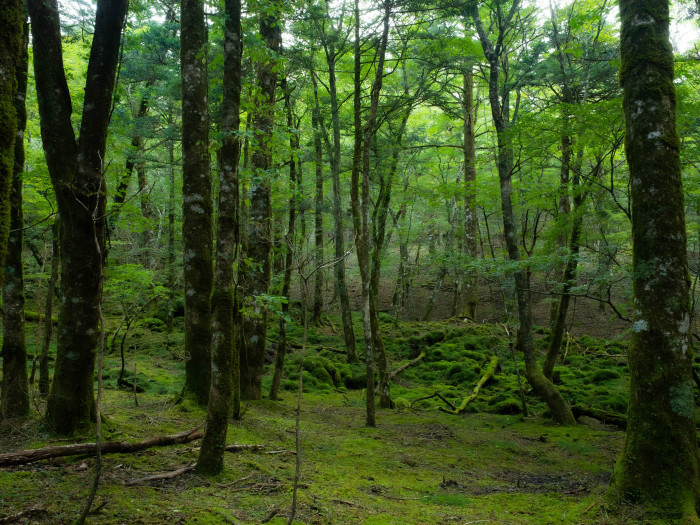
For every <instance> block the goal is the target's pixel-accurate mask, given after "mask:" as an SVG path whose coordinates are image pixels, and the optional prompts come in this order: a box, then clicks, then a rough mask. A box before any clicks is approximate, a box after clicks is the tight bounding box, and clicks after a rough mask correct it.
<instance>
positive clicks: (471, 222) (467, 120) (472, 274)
mask: <svg viewBox="0 0 700 525" xmlns="http://www.w3.org/2000/svg"><path fill="white" fill-rule="evenodd" d="M462 104H463V110H464V251H465V253H466V255H467V258H468V261H470V262H472V261H476V259H477V257H478V249H477V226H478V220H477V209H476V137H475V134H474V122H475V120H476V116H475V115H474V74H473V73H472V71H471V70H470V71H469V72H467V73H464V94H463V98H462ZM478 292H479V290H478V275H477V273H476V270H468V271H467V272H466V279H465V281H464V292H463V297H464V299H463V309H462V313H461V315H463V316H464V317H468V318H469V319H471V320H473V321H475V320H476V307H477V305H478V303H479V293H478Z"/></svg>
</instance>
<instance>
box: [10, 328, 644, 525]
mask: <svg viewBox="0 0 700 525" xmlns="http://www.w3.org/2000/svg"><path fill="white" fill-rule="evenodd" d="M358 328H359V327H358ZM383 328H384V332H385V341H386V344H387V350H388V353H389V358H390V362H391V369H392V370H393V369H396V368H398V367H399V366H400V365H401V364H403V363H406V362H407V361H409V360H411V359H413V358H415V357H416V356H418V355H419V354H420V353H421V352H425V354H426V355H425V357H424V358H423V359H422V360H421V361H420V362H419V363H417V364H415V365H413V366H411V367H409V368H407V369H406V370H404V371H403V372H401V373H400V374H398V375H397V376H396V378H395V380H394V382H393V385H392V394H393V397H394V400H395V403H396V409H392V410H381V411H378V414H377V420H378V426H377V427H376V428H365V427H364V398H363V396H364V392H363V390H362V387H363V386H364V366H361V365H348V364H346V363H345V362H344V356H343V354H342V346H341V337H339V336H338V335H336V334H334V333H333V331H332V330H331V329H330V328H326V327H324V328H322V329H319V330H318V331H312V333H311V336H310V339H309V346H308V348H307V354H306V359H305V367H304V385H305V394H304V398H303V407H302V412H301V442H302V453H301V479H300V483H301V488H300V489H299V506H298V512H297V518H298V522H299V523H399V524H400V523H417V524H433V523H514V524H515V523H543V524H544V523H576V524H578V523H622V522H627V521H630V520H632V519H635V518H640V516H636V517H635V516H630V515H625V516H620V515H619V514H617V515H608V512H609V511H608V510H607V509H606V506H605V498H604V495H605V491H606V488H607V485H608V482H609V478H610V475H611V472H612V468H613V465H614V461H615V458H616V457H617V455H618V453H619V450H620V447H621V446H622V443H623V439H624V434H623V433H622V432H621V431H620V430H618V429H616V428H614V427H610V426H606V425H603V424H601V423H599V422H597V421H595V420H591V419H586V420H585V421H583V422H582V423H581V424H579V425H577V426H576V427H568V428H567V427H560V426H558V425H555V424H554V423H553V422H552V421H551V420H550V419H548V417H547V411H546V408H545V405H543V404H542V403H541V402H539V401H538V400H537V399H535V398H534V397H533V395H532V394H531V393H529V389H528V388H527V386H526V385H525V393H526V398H527V403H528V409H529V415H528V417H522V414H521V413H520V398H519V388H518V380H517V376H516V369H515V366H516V365H515V363H514V360H513V355H512V353H511V351H510V349H509V340H508V338H507V337H506V335H505V332H504V330H503V328H502V327H500V326H497V325H494V326H483V325H481V326H477V325H467V324H464V323H460V324H444V323H432V324H425V323H424V324H415V325H413V324H401V325H399V326H394V324H393V322H392V319H390V318H388V316H385V317H384V318H383ZM161 329H162V327H159V326H154V325H153V323H150V325H147V324H146V323H141V324H140V325H139V326H137V327H136V328H134V329H132V330H133V331H132V332H131V333H130V335H129V337H128V338H127V344H126V348H127V353H126V361H127V362H126V370H127V374H126V378H127V379H128V380H130V381H131V380H132V379H133V377H134V374H135V378H136V383H137V385H139V386H141V387H143V388H144V389H145V392H144V393H136V394H135V393H134V392H130V391H125V390H119V389H117V388H116V379H117V377H118V372H119V366H120V361H119V356H118V353H115V354H110V355H108V356H107V358H106V360H105V368H104V373H103V377H104V379H105V395H104V403H103V404H104V408H103V412H104V414H105V416H106V418H107V421H106V425H105V429H104V438H105V439H107V440H132V441H137V440H141V439H144V438H147V437H150V436H153V435H156V434H170V433H175V432H180V431H183V430H187V429H191V428H194V427H197V426H199V425H201V424H202V423H203V421H204V417H205V411H204V410H203V409H202V408H199V407H197V406H195V405H194V404H192V403H191V402H190V401H189V400H185V401H184V402H181V403H177V402H176V399H177V397H178V394H179V391H180V389H181V386H182V374H183V373H184V364H183V361H182V358H183V356H182V355H180V354H179V351H180V350H179V349H180V348H181V335H175V336H167V335H166V334H164V333H163V332H162V331H161ZM358 333H359V332H358ZM289 336H290V339H291V341H292V342H293V346H294V347H295V348H294V351H293V352H292V353H290V354H289V355H288V356H287V364H286V369H285V381H284V383H283V392H282V399H281V400H280V401H274V402H273V401H269V400H262V401H257V402H246V403H244V416H243V419H242V421H238V422H234V421H232V422H231V424H230V427H229V442H230V443H242V444H262V445H265V449H264V450H263V451H262V452H249V451H248V452H239V453H227V455H226V472H225V473H224V474H223V475H221V476H220V477H218V478H216V479H204V478H200V477H197V476H196V475H195V474H193V473H191V472H190V473H187V474H183V475H181V476H178V477H176V478H174V479H170V480H161V481H154V482H146V483H138V484H136V485H127V484H126V483H127V482H129V481H132V480H135V479H138V478H141V477H144V476H146V475H148V474H151V473H158V472H166V471H171V470H175V469H177V468H180V467H183V466H185V465H188V464H190V463H192V462H194V461H195V460H196V457H197V451H196V446H197V445H198V443H197V442H194V443H190V444H186V445H179V446H172V447H157V448H152V449H149V450H146V451H143V452H139V453H134V454H109V455H106V456H105V457H104V474H103V477H102V483H101V486H100V490H99V492H98V496H97V501H96V504H95V507H96V508H97V509H98V510H97V512H96V513H95V514H93V515H92V516H91V517H90V520H89V521H90V523H109V524H121V523H125V524H132V523H144V524H157V523H262V522H263V521H264V520H265V519H266V518H269V517H270V515H271V514H273V513H274V512H273V511H275V510H276V509H277V512H276V513H274V514H275V515H274V516H273V517H272V518H271V519H270V520H269V521H268V522H269V523H286V519H287V515H288V512H289V508H290V505H291V500H292V480H293V477H294V464H295V456H294V455H293V453H292V451H293V449H294V438H295V433H294V428H295V419H294V416H295V403H296V392H295V390H296V385H297V381H296V380H297V379H298V366H299V362H300V349H299V348H298V346H300V345H299V343H300V342H301V340H300V330H298V328H295V327H293V326H292V327H290V335H289ZM270 339H271V340H272V341H274V340H275V334H274V333H271V335H270ZM546 342H547V336H546V334H544V333H540V334H539V340H538V345H540V348H541V349H544V348H545V347H546ZM625 346H626V345H625V344H624V343H621V342H607V341H598V340H593V339H590V338H582V339H579V340H575V341H569V343H568V346H567V348H566V349H563V351H565V352H566V357H565V358H564V360H563V363H562V364H561V366H559V367H558V368H557V369H556V372H555V379H556V382H557V383H558V384H559V387H560V388H561V390H562V392H563V393H564V395H565V397H566V398H567V399H568V400H569V401H570V402H572V403H576V404H580V405H584V406H590V407H594V408H601V409H605V410H609V411H615V412H623V413H624V411H625V407H626V391H627V370H626V360H625V358H624V350H625ZM494 353H495V354H496V355H498V357H499V361H500V365H501V366H500V370H499V372H498V374H497V375H496V377H495V378H494V380H493V381H491V382H489V383H487V384H486V386H485V387H484V388H483V390H482V393H481V394H480V395H479V397H478V398H477V400H476V401H475V402H474V403H473V406H472V408H471V412H470V413H467V414H465V415H463V416H454V415H449V414H445V413H442V412H440V411H438V407H439V406H445V405H444V403H443V402H442V401H440V400H439V399H437V398H431V399H425V400H423V401H418V402H415V400H417V399H419V398H421V397H426V396H429V395H431V394H432V393H434V392H439V393H440V394H441V395H442V396H444V397H445V398H447V399H448V400H450V401H451V402H453V403H455V404H459V402H460V401H461V399H462V398H463V397H464V396H466V395H468V394H469V393H470V391H471V389H472V387H473V385H474V384H475V383H476V381H478V378H479V375H480V371H481V367H482V366H483V365H484V363H485V362H486V361H487V360H488V359H489V358H490V357H491V356H492V355H493V354H494ZM518 367H519V368H520V370H522V363H520V362H519V361H518ZM267 376H269V374H266V386H265V390H267V381H269V379H268V378H267ZM33 404H34V407H35V409H37V414H38V413H39V412H40V411H41V409H42V401H41V400H40V398H38V396H33ZM82 439H84V440H89V441H93V440H94V438H93V437H91V436H90V435H89V434H88V435H86V436H83V437H82ZM58 443H61V442H60V441H57V440H56V439H55V438H54V437H52V436H51V435H50V434H49V433H48V432H47V431H46V429H45V428H44V427H43V425H42V421H41V419H40V417H39V416H38V415H35V416H34V418H33V419H32V420H30V421H28V422H26V423H24V424H22V425H20V426H15V427H14V428H7V427H6V428H5V429H4V430H3V432H2V434H1V436H0V451H2V452H6V451H9V450H17V449H23V448H35V447H39V446H44V445H48V444H58ZM271 452H274V453H271ZM93 465H94V459H93V458H92V457H70V458H61V459H55V460H49V461H43V462H37V463H35V464H31V465H26V466H22V467H12V468H4V469H0V518H1V517H2V516H11V515H14V514H16V513H18V512H20V511H23V510H26V509H28V508H38V509H39V510H38V511H37V512H35V513H33V514H31V515H29V517H28V518H27V519H26V522H31V523H69V522H71V521H72V520H74V519H75V518H76V517H77V515H78V513H79V510H80V508H81V505H82V504H83V501H84V499H85V496H86V494H87V492H88V487H89V484H90V482H91V479H92V468H93ZM21 521H22V520H20V522H21Z"/></svg>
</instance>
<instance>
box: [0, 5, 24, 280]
mask: <svg viewBox="0 0 700 525" xmlns="http://www.w3.org/2000/svg"><path fill="white" fill-rule="evenodd" d="M24 4H25V2H24V0H5V1H4V2H3V6H2V8H0V27H2V31H1V32H0V266H1V265H3V264H4V260H5V253H6V251H7V238H8V235H9V231H10V207H11V204H10V187H11V186H12V180H13V173H14V168H13V167H14V160H13V159H14V155H15V139H16V136H17V120H18V115H17V109H16V99H15V93H16V92H17V77H16V74H15V73H16V71H17V67H18V64H19V62H20V61H21V57H22V55H23V53H22V45H23V41H24V40H23V27H24V21H25V19H26V14H25V10H24ZM0 278H1V277H0Z"/></svg>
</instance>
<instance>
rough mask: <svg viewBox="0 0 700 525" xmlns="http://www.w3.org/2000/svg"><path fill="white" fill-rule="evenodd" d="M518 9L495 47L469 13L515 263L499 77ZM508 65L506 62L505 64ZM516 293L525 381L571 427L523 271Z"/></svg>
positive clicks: (506, 115) (505, 18) (502, 21)
mask: <svg viewBox="0 0 700 525" xmlns="http://www.w3.org/2000/svg"><path fill="white" fill-rule="evenodd" d="M518 9H519V2H518V1H517V0H516V1H515V2H513V4H512V6H511V9H510V10H509V12H508V13H507V14H506V13H500V12H499V13H498V14H499V24H498V30H499V35H498V44H497V45H496V46H495V47H494V45H493V43H492V42H491V40H490V39H489V37H488V35H487V33H486V31H485V30H484V27H483V25H482V23H481V18H480V16H479V11H478V9H476V8H474V9H473V10H472V18H473V19H474V23H475V24H476V27H477V31H478V33H479V39H480V40H481V46H482V48H483V50H484V55H485V57H486V59H487V60H488V62H489V102H490V104H491V115H492V117H493V121H494V125H495V128H496V139H497V146H498V155H497V164H498V179H499V183H500V193H501V211H502V213H503V233H504V236H505V241H506V248H507V250H508V258H509V259H510V260H511V261H513V262H514V263H517V262H518V261H519V260H520V253H519V250H518V241H517V239H518V232H517V227H516V224H515V219H514V216H513V204H512V200H511V194H512V185H511V176H512V172H513V168H514V163H513V145H512V143H511V140H510V137H509V136H508V127H509V125H510V101H509V97H508V92H507V91H506V92H505V94H502V93H501V90H500V84H499V76H500V66H501V61H502V60H503V55H505V54H506V51H505V50H504V49H503V47H501V44H502V42H503V37H504V33H505V32H506V31H508V30H510V29H511V28H512V27H511V24H512V23H513V20H514V18H515V15H516V13H517V12H518ZM506 62H507V61H506ZM514 278H515V292H516V299H517V308H518V319H519V321H520V326H519V329H518V337H517V347H518V349H519V350H521V351H522V352H523V356H524V358H525V377H526V378H527V380H528V382H529V383H530V385H531V386H532V389H533V390H534V392H535V394H537V395H538V396H539V397H540V398H541V399H542V400H543V401H544V402H545V403H546V404H547V406H548V407H549V410H550V412H551V413H552V417H553V418H554V419H555V421H557V422H559V423H562V424H566V425H574V424H576V420H575V419H574V416H573V414H572V413H571V409H570V408H569V406H568V405H567V403H566V401H564V398H563V397H562V396H561V394H560V393H559V391H558V390H557V388H556V387H555V386H554V385H553V384H552V382H551V381H549V380H548V379H547V378H546V377H545V376H544V375H543V374H542V371H541V370H540V368H539V366H538V365H537V359H536V356H535V344H534V340H533V338H532V317H531V313H530V296H529V284H528V278H527V274H526V272H525V270H522V269H521V270H518V271H516V272H515V275H514Z"/></svg>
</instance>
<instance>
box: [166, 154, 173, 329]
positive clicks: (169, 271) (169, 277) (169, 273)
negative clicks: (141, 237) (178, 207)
mask: <svg viewBox="0 0 700 525" xmlns="http://www.w3.org/2000/svg"><path fill="white" fill-rule="evenodd" d="M168 162H169V167H168V255H167V262H166V270H165V272H166V279H165V281H166V283H167V284H166V287H167V288H168V317H167V320H166V323H165V324H166V330H167V333H168V334H172V333H173V324H174V322H175V312H174V309H175V144H174V142H173V141H172V140H171V141H168Z"/></svg>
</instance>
